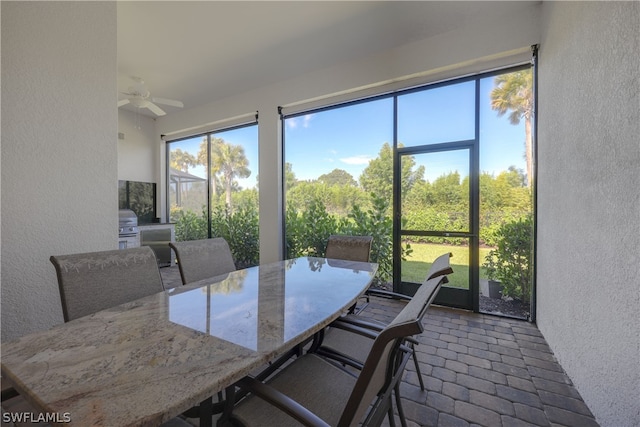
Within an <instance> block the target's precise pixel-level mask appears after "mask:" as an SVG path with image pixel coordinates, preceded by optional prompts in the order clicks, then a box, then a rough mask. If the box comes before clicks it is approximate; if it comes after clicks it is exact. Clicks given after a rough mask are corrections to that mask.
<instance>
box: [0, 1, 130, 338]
mask: <svg viewBox="0 0 640 427" xmlns="http://www.w3.org/2000/svg"><path fill="white" fill-rule="evenodd" d="M0 7H2V137H3V140H2V285H1V292H2V340H3V341H6V340H8V339H12V338H16V337H19V336H21V335H24V334H26V333H29V332H32V331H36V330H41V329H47V328H49V327H51V326H52V325H54V324H56V323H61V322H62V311H61V307H60V297H59V294H58V285H57V281H56V275H55V270H54V268H53V265H52V264H51V263H50V262H49V257H50V256H51V255H53V254H65V253H74V252H85V251H90V250H104V249H115V248H117V234H116V233H117V232H116V230H117V224H118V223H117V221H118V220H117V208H118V205H117V128H118V115H117V109H116V108H115V104H116V100H117V85H116V72H117V59H116V41H117V34H116V28H117V26H116V4H115V2H2V4H1V6H0Z"/></svg>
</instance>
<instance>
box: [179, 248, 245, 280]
mask: <svg viewBox="0 0 640 427" xmlns="http://www.w3.org/2000/svg"><path fill="white" fill-rule="evenodd" d="M169 246H170V247H171V249H173V250H174V252H175V253H176V258H177V259H178V268H179V269H180V277H181V279H182V284H183V285H186V284H188V283H193V282H197V281H199V280H203V279H208V278H210V277H214V276H219V275H221V274H226V273H230V272H232V271H235V270H236V265H235V263H234V262H233V256H232V255H231V249H230V248H229V244H228V243H227V241H226V240H225V239H224V238H222V237H216V238H213V239H201V240H185V241H183V242H171V243H169Z"/></svg>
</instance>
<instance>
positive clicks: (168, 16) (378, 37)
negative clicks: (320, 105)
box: [118, 1, 531, 117]
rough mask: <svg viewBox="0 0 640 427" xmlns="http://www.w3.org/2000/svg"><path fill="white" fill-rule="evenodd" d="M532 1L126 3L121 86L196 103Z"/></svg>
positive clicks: (121, 22)
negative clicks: (139, 86)
mask: <svg viewBox="0 0 640 427" xmlns="http://www.w3.org/2000/svg"><path fill="white" fill-rule="evenodd" d="M530 3H531V2H522V1H516V2H501V1H499V2H477V1H472V2H457V1H446V2H430V1H409V2H404V1H373V2H371V1H352V2H346V1H280V2H272V1H252V2H249V1H233V2H231V1H227V2H223V1H195V2H183V1H171V2H169V1H140V2H128V1H119V2H118V72H119V75H118V91H119V92H127V91H128V87H129V86H131V85H132V84H133V83H134V82H133V81H132V80H131V78H130V77H131V76H139V77H141V78H143V79H144V81H145V83H146V85H147V87H148V89H149V90H150V91H151V94H152V96H156V97H161V98H169V99H176V100H180V101H182V102H183V103H184V107H185V108H193V107H197V106H200V105H204V104H207V103H209V102H213V101H215V100H217V99H221V98H224V97H227V96H230V95H233V94H237V93H241V92H245V91H248V90H251V89H255V88H258V87H261V86H265V85H269V84H273V83H276V82H278V81H281V80H286V79H289V78H292V77H294V76H297V75H300V74H303V73H306V72H309V71H312V70H315V69H319V68H325V67H330V66H332V65H335V64H338V63H340V62H344V61H348V60H354V59H357V58H361V57H365V56H368V55H371V54H374V53H376V52H379V51H383V50H387V49H391V48H393V47H396V46H400V45H403V44H406V43H408V42H411V41H416V40H420V39H424V38H427V37H430V36H433V35H435V34H439V33H442V32H446V31H450V30H453V29H455V28H458V27H460V26H463V25H465V24H466V23H468V22H469V21H470V20H472V19H479V18H480V19H482V18H484V17H489V16H494V15H502V14H510V13H513V12H514V11H517V10H518V9H519V8H524V7H528V6H529V5H530ZM123 98H126V96H125V95H123V94H122V93H120V94H119V97H118V99H123ZM123 108H127V109H132V108H134V107H132V106H130V105H129V106H126V107H123ZM162 108H163V109H164V110H165V111H166V112H167V114H171V112H172V111H176V110H177V109H176V108H175V107H169V106H162ZM140 112H141V113H143V114H149V115H150V116H152V117H154V115H153V114H152V113H150V112H149V111H148V110H146V109H141V111H140Z"/></svg>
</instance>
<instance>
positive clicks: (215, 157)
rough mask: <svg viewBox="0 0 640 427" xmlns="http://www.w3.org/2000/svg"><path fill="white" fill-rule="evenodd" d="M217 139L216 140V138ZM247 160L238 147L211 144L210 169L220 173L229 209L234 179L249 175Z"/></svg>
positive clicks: (218, 143) (222, 143)
mask: <svg viewBox="0 0 640 427" xmlns="http://www.w3.org/2000/svg"><path fill="white" fill-rule="evenodd" d="M216 139H218V138H216ZM248 166H249V160H247V157H246V155H245V154H244V148H242V146H240V145H232V144H227V143H225V142H224V141H223V140H220V142H216V143H215V144H214V143H212V144H211V168H212V169H214V168H215V170H217V171H220V173H221V174H222V180H223V182H224V184H225V193H226V203H227V206H228V207H229V208H230V207H231V190H232V189H233V180H234V178H236V177H239V178H247V177H248V176H249V175H251V170H249V167H248Z"/></svg>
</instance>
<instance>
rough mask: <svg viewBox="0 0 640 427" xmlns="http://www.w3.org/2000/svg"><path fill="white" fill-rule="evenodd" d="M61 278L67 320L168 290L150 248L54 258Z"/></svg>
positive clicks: (65, 318)
mask: <svg viewBox="0 0 640 427" xmlns="http://www.w3.org/2000/svg"><path fill="white" fill-rule="evenodd" d="M50 261H51V263H52V264H53V265H54V267H55V269H56V274H57V276H58V287H59V289H60V301H61V303H62V314H63V316H64V321H65V322H68V321H71V320H73V319H77V318H78V317H82V316H86V315H88V314H92V313H95V312H96V311H100V310H104V309H107V308H111V307H115V306H116V305H120V304H123V303H125V302H129V301H133V300H136V299H138V298H142V297H145V296H147V295H152V294H155V293H157V292H161V291H163V290H164V287H163V285H162V278H161V277H160V271H159V270H158V263H157V261H156V256H155V253H154V252H153V250H152V249H151V248H150V247H148V246H142V247H139V248H129V249H119V250H111V251H101V252H89V253H81V254H72V255H58V256H52V257H51V258H50Z"/></svg>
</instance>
